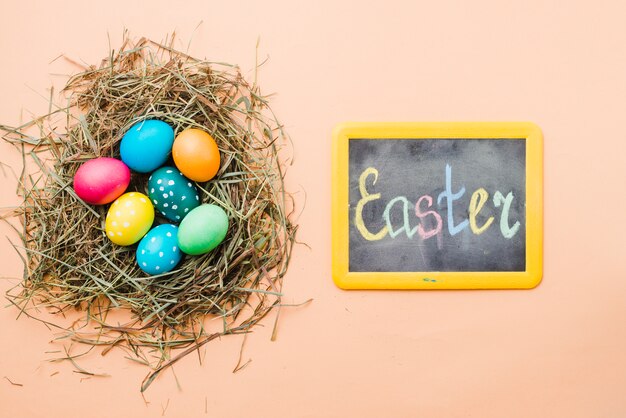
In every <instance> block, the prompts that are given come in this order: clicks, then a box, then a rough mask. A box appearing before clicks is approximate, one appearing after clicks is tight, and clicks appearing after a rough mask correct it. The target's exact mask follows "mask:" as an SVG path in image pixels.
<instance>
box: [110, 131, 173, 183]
mask: <svg viewBox="0 0 626 418" xmlns="http://www.w3.org/2000/svg"><path fill="white" fill-rule="evenodd" d="M173 143H174V130H173V129H172V127H171V126H170V125H168V124H167V123H165V122H163V121H160V120H156V119H148V120H144V121H141V122H137V123H136V124H134V125H133V126H131V127H130V129H129V130H128V131H126V133H125V134H124V137H122V142H121V143H120V154H121V156H122V161H124V163H125V164H126V165H127V166H129V167H130V168H131V169H132V170H135V171H137V172H139V173H148V172H150V171H152V170H156V169H157V168H159V167H161V166H162V165H163V164H165V161H167V158H168V157H169V155H170V152H171V151H172V144H173Z"/></svg>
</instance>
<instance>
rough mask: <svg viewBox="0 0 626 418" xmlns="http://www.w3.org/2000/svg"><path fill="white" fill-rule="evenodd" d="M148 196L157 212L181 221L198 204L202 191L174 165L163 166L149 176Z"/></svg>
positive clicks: (174, 220) (170, 218)
mask: <svg viewBox="0 0 626 418" xmlns="http://www.w3.org/2000/svg"><path fill="white" fill-rule="evenodd" d="M148 197H149V198H150V201H151V202H152V204H153V205H154V209H155V211H156V213H158V214H161V215H162V216H165V217H166V218H167V219H169V220H170V221H172V222H180V221H182V220H183V218H184V217H185V216H187V214H188V213H189V212H190V211H191V210H192V209H194V208H196V207H197V206H200V193H198V188H197V187H196V186H195V185H194V183H193V182H192V181H191V180H189V179H188V178H187V177H185V176H183V174H182V173H181V172H180V171H179V170H178V169H177V168H174V167H167V166H166V167H161V168H159V169H158V170H156V171H155V172H154V173H152V175H151V176H150V177H149V178H148Z"/></svg>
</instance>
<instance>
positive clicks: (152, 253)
mask: <svg viewBox="0 0 626 418" xmlns="http://www.w3.org/2000/svg"><path fill="white" fill-rule="evenodd" d="M177 235H178V227H177V226H176V225H171V224H163V225H159V226H157V227H156V228H152V229H151V230H150V231H149V232H148V233H147V234H146V235H145V236H144V237H143V238H142V239H141V241H139V245H138V246H137V252H136V255H137V264H138V265H139V268H140V269H142V270H143V271H144V272H146V273H148V274H150V275H154V274H161V273H167V272H168V271H172V270H173V269H174V268H175V267H176V265H177V264H178V263H179V262H180V260H181V258H182V257H183V254H182V253H181V251H180V248H178V239H177Z"/></svg>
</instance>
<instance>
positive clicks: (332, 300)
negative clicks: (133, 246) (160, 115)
mask: <svg viewBox="0 0 626 418" xmlns="http://www.w3.org/2000/svg"><path fill="white" fill-rule="evenodd" d="M5 3H6V4H3V6H2V15H3V16H2V21H3V23H2V25H0V53H1V54H2V55H1V56H2V66H0V74H1V77H0V122H2V123H8V124H17V123H19V121H20V115H21V114H22V112H23V114H24V117H27V115H28V114H29V112H32V113H34V114H41V113H43V112H45V111H46V110H47V101H46V100H45V99H44V97H45V96H47V94H48V93H47V92H46V89H47V88H48V87H49V86H50V84H51V83H55V84H56V85H57V86H61V85H62V84H63V82H64V80H65V79H64V78H62V77H58V76H54V75H51V73H58V72H67V71H68V69H69V68H71V67H68V65H67V64H64V63H63V62H62V61H61V60H59V61H56V62H54V63H52V64H49V63H50V61H52V60H53V59H54V58H56V57H57V56H58V55H59V54H61V53H65V54H67V55H68V56H70V57H73V58H75V59H77V60H82V61H84V62H87V63H97V62H99V60H100V58H102V57H103V56H104V55H106V53H107V48H108V40H107V32H108V33H109V34H110V37H111V44H112V46H114V47H116V46H118V45H119V41H120V39H121V33H122V29H123V28H124V27H127V28H129V29H130V30H131V32H132V33H133V34H134V35H136V36H137V37H139V36H147V37H151V38H154V39H157V40H161V39H164V37H165V34H166V33H167V32H171V31H172V30H174V29H175V30H176V31H177V33H178V34H179V36H180V39H181V42H180V43H179V44H178V45H179V47H181V48H185V47H186V45H187V42H188V41H189V39H190V38H191V37H192V34H193V42H192V44H191V49H190V52H191V53H192V54H193V55H199V56H206V57H208V58H210V59H213V60H218V61H227V62H234V63H239V64H240V65H241V67H242V69H243V70H244V72H245V73H246V74H248V75H251V74H252V72H251V70H252V68H253V66H254V54H255V44H256V41H257V38H260V40H261V46H260V50H259V51H260V55H261V57H262V58H264V57H266V56H269V57H270V60H269V62H268V63H267V64H265V65H264V66H263V68H262V71H261V73H260V81H261V85H262V88H263V91H264V92H265V93H269V92H277V95H276V96H275V97H274V99H273V101H272V103H273V106H274V108H275V110H276V112H277V114H278V115H279V117H280V118H281V119H282V120H283V122H284V123H285V124H286V128H287V129H288V131H289V133H290V134H291V136H292V137H293V143H294V147H295V162H294V164H293V166H292V167H291V168H290V169H289V171H288V187H289V189H290V190H292V191H293V192H295V196H296V199H297V202H298V205H299V208H302V207H303V206H305V208H304V211H303V212H302V214H301V215H300V216H299V219H298V222H299V224H300V230H299V239H300V240H301V241H303V242H306V243H307V244H308V245H309V246H310V247H311V248H310V249H309V248H307V247H305V246H298V247H297V248H296V251H295V254H294V257H293V264H292V265H291V267H290V271H289V274H288V276H287V279H286V282H285V287H284V290H285V294H286V296H285V302H287V303H297V302H301V301H304V300H306V299H308V298H314V302H313V303H312V304H311V305H309V306H307V307H303V308H292V309H284V310H283V311H282V314H281V321H280V324H279V326H280V329H279V334H278V340H277V341H276V342H270V333H271V328H272V326H271V324H272V322H273V319H274V318H273V317H271V318H269V319H268V321H267V322H266V325H267V326H266V327H264V328H259V329H257V330H256V331H255V333H254V334H253V335H251V336H250V337H249V338H248V342H247V345H246V348H245V351H244V359H246V358H251V359H252V363H250V364H249V365H248V367H247V368H245V369H244V370H243V371H241V372H239V373H237V374H232V373H231V371H232V369H233V367H234V366H235V364H236V362H237V358H238V353H239V347H240V344H241V339H240V338H241V337H231V338H225V339H223V340H221V341H218V342H216V343H214V344H209V345H207V346H206V349H203V354H204V353H205V362H204V364H203V365H202V366H200V365H199V364H198V360H197V357H194V356H189V357H187V358H186V359H185V360H184V361H182V362H181V363H179V364H178V365H177V366H176V368H175V372H176V375H177V377H178V380H179V382H180V384H181V389H180V390H179V389H178V388H177V385H176V381H175V379H174V376H173V374H172V373H171V372H167V373H165V374H164V375H163V376H162V377H161V378H160V379H159V380H158V381H157V382H156V383H155V384H153V386H152V387H151V388H150V389H149V391H148V392H147V394H146V396H145V399H146V401H147V402H148V403H147V404H146V403H144V399H142V397H141V396H140V394H139V391H138V389H139V383H140V381H141V380H142V379H143V377H144V375H145V373H146V370H145V369H144V368H142V367H139V366H136V365H134V364H132V363H131V362H129V361H128V360H125V359H124V358H122V356H121V355H120V354H114V353H113V354H110V355H107V356H106V357H101V356H99V355H97V354H96V355H93V356H88V357H87V358H85V359H84V360H83V361H82V363H81V364H82V365H83V366H85V367H86V368H89V369H91V370H95V371H100V372H107V373H109V374H110V375H111V377H108V378H91V379H88V380H82V381H81V377H83V376H81V375H78V374H76V373H73V372H72V370H73V369H72V367H71V366H70V365H69V364H55V363H48V362H46V361H45V359H47V358H50V357H53V355H52V354H46V351H51V350H58V349H59V345H58V344H51V343H50V340H51V339H52V338H53V335H52V333H51V332H50V331H48V330H47V329H46V328H45V327H43V326H41V325H40V324H38V323H35V322H34V321H30V320H27V319H25V318H20V319H19V320H17V321H16V320H15V317H16V311H15V310H14V309H0V329H1V330H2V343H1V344H0V379H1V380H0V416H3V417H4V416H6V417H19V416H46V417H61V416H90V417H94V418H95V417H112V416H134V417H142V416H161V415H162V414H163V412H164V414H165V416H168V417H195V416H213V417H239V416H251V415H254V416H262V417H265V416H281V417H292V416H297V417H347V416H360V417H380V416H397V417H417V416H419V417H591V416H593V417H623V416H626V396H624V390H625V389H626V353H625V349H626V326H625V325H624V323H625V322H626V303H625V297H626V274H625V273H626V264H625V263H624V256H625V253H626V251H625V250H626V246H625V244H624V237H625V236H626V222H624V216H625V213H626V197H624V192H623V190H624V183H625V180H626V168H625V167H626V165H625V164H624V152H626V129H624V121H625V119H626V32H625V30H624V15H625V14H626V6H625V5H624V3H623V2H621V1H603V0H599V1H594V2H588V1H571V2H565V3H564V2H552V1H545V0H529V1H523V2H522V1H520V2H515V3H516V4H512V3H513V2H507V1H502V0H493V1H487V0H478V1H473V2H468V1H428V2H426V1H405V2H401V1H393V0H391V1H384V2H379V4H378V5H377V6H366V5H365V4H366V3H367V2H362V1H354V0H349V1H342V2H337V1H327V0H324V1H313V2H288V1H283V2H281V1H272V0H268V1H263V2H254V3H253V2H247V1H222V2H208V1H186V2H181V3H180V4H176V5H174V4H175V3H174V2H171V1H157V0H154V1H151V2H145V4H143V5H138V4H136V2H129V1H119V0H109V1H107V2H101V3H97V4H96V3H93V2H88V1H74V0H72V1H67V0H63V1H58V2H34V1H26V0H22V1H16V2H5ZM200 21H203V23H202V25H200V27H199V28H198V29H197V30H195V32H194V28H195V27H196V26H197V25H198V23H199V22H200ZM42 96H43V97H42ZM346 120H364V121H384V120H407V121H439V120H487V121H491V120H493V121H500V120H530V121H533V122H535V123H537V124H538V125H539V126H541V127H542V129H543V132H544V136H545V258H544V260H545V269H544V281H543V283H542V284H541V285H540V286H539V287H538V288H536V289H534V290H531V291H465V292H462V291H449V292H409V291H407V292H361V291H352V292H346V291H341V290H339V289H337V288H336V287H335V286H334V285H333V283H332V280H331V277H330V236H331V230H330V205H331V202H330V140H331V139H330V132H331V129H332V127H333V126H334V125H335V124H336V123H338V122H340V121H346ZM10 149H11V148H10V147H8V146H7V145H6V144H0V155H1V157H0V160H1V161H2V162H3V163H8V164H10V165H13V166H14V167H18V164H17V162H18V156H17V155H16V154H15V153H14V152H13V151H11V152H9V150H10ZM0 184H1V185H2V191H3V193H2V194H1V195H0V206H7V205H13V204H15V203H16V202H17V199H16V198H15V196H14V190H15V181H14V180H13V179H12V177H11V176H10V175H8V176H6V177H5V176H3V175H2V174H1V173H0ZM305 200H306V203H305ZM1 228H2V229H0V232H1V233H2V235H5V234H8V233H9V230H8V229H7V228H6V227H5V226H2V227H1ZM0 254H1V257H2V268H1V272H0V274H1V275H2V276H14V277H15V276H20V275H21V264H20V261H19V258H18V257H17V255H16V254H15V252H14V251H13V249H12V248H11V247H10V245H9V243H8V241H7V240H6V239H2V240H0ZM15 283H16V281H15V280H14V279H6V278H3V279H1V280H0V290H1V291H2V292H4V291H5V290H6V289H7V288H9V287H10V286H12V285H13V284H15ZM56 372H58V373H57V374H55V373H56ZM3 376H7V377H8V378H10V379H11V380H12V381H14V382H18V383H21V384H23V386H13V385H11V384H9V382H8V381H7V380H6V379H4V378H3ZM205 402H206V405H207V407H208V414H207V415H205Z"/></svg>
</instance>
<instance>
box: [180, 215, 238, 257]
mask: <svg viewBox="0 0 626 418" xmlns="http://www.w3.org/2000/svg"><path fill="white" fill-rule="evenodd" d="M227 232H228V215H226V212H224V209H222V208H221V207H219V206H216V205H211V204H205V205H200V206H198V207H197V208H195V209H193V210H191V211H190V212H189V213H188V214H187V216H185V218H184V219H183V220H182V222H181V223H180V226H179V227H178V246H179V247H180V249H181V251H183V252H184V253H186V254H190V255H199V254H204V253H208V252H209V251H211V250H212V249H214V248H215V247H217V246H218V245H220V243H221V242H222V241H224V238H225V237H226V233H227Z"/></svg>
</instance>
